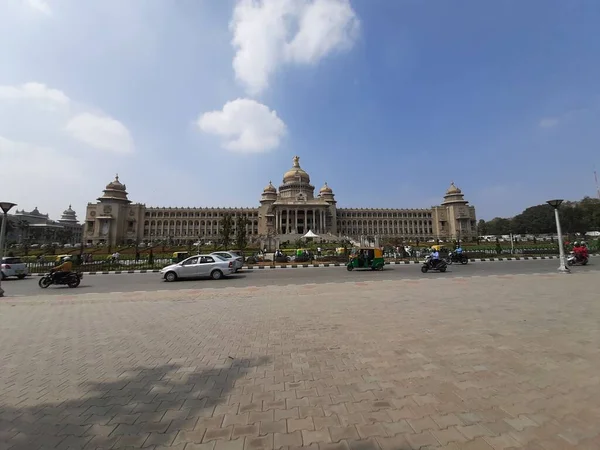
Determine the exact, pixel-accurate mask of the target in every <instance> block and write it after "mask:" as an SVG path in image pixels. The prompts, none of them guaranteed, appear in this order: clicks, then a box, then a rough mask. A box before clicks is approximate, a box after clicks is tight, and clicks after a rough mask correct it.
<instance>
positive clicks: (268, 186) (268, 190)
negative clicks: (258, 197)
mask: <svg viewBox="0 0 600 450" xmlns="http://www.w3.org/2000/svg"><path fill="white" fill-rule="evenodd" d="M263 192H265V193H266V192H272V193H274V194H276V193H277V189H276V188H275V186H273V183H272V182H270V181H269V184H268V185H267V186H266V187H265V188H264V189H263Z"/></svg>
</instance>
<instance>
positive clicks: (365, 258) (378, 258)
mask: <svg viewBox="0 0 600 450" xmlns="http://www.w3.org/2000/svg"><path fill="white" fill-rule="evenodd" d="M384 265H385V260H384V259H383V250H381V249H380V248H367V247H361V248H355V249H353V250H352V252H351V253H350V260H349V261H348V264H346V269H348V271H351V270H354V269H371V270H383V266H384Z"/></svg>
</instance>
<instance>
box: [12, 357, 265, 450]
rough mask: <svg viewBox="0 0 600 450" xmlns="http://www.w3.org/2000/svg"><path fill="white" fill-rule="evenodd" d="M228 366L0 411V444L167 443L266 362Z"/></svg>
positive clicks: (154, 376)
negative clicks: (70, 398) (237, 382)
mask: <svg viewBox="0 0 600 450" xmlns="http://www.w3.org/2000/svg"><path fill="white" fill-rule="evenodd" d="M228 361H229V364H227V365H226V367H225V368H222V369H207V370H203V371H200V372H190V371H188V370H187V369H186V368H184V367H182V366H180V365H175V364H172V365H162V366H158V367H153V368H143V367H142V368H136V369H132V370H129V371H127V372H125V373H123V374H122V375H121V376H120V377H119V379H118V380H117V381H113V382H100V383H90V384H84V385H82V386H81V389H82V390H83V391H85V392H86V394H85V395H84V396H83V397H82V398H80V399H74V400H67V401H64V402H61V401H59V402H56V403H41V404H38V405H35V406H27V407H23V408H18V407H0V440H1V442H2V443H3V444H4V445H6V444H8V446H7V447H6V448H10V449H11V450H12V449H15V450H32V449H38V448H40V447H43V448H54V447H56V446H59V448H69V449H71V448H73V449H84V448H85V449H88V448H92V449H95V448H106V449H108V448H113V447H114V448H122V447H129V446H131V447H135V448H139V447H142V445H143V446H144V447H152V446H161V445H162V446H168V445H171V443H172V442H173V440H174V439H175V438H176V435H177V432H178V430H192V429H193V428H194V426H195V424H196V422H197V420H198V419H199V418H200V417H211V416H212V413H213V411H214V409H215V407H216V406H217V405H219V404H224V403H226V402H227V395H228V393H229V391H231V389H232V388H233V386H234V383H235V381H236V380H237V379H239V378H242V377H244V376H245V375H246V374H247V373H250V372H251V371H252V368H254V367H259V366H262V365H265V364H269V363H270V359H269V358H268V357H262V358H256V359H235V360H233V359H232V360H228ZM57 389H60V387H57ZM28 394H29V395H32V396H33V395H36V393H34V392H29V393H28ZM217 427H218V426H217ZM2 448H4V447H2Z"/></svg>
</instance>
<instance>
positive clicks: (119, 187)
mask: <svg viewBox="0 0 600 450" xmlns="http://www.w3.org/2000/svg"><path fill="white" fill-rule="evenodd" d="M126 189H127V187H126V186H125V185H124V184H123V183H121V182H120V181H119V174H116V175H115V179H114V181H111V182H110V183H108V184H107V185H106V190H113V191H124V190H126Z"/></svg>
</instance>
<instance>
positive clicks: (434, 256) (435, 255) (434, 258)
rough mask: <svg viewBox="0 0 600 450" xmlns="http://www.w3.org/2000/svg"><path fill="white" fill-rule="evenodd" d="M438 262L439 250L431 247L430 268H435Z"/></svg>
mask: <svg viewBox="0 0 600 450" xmlns="http://www.w3.org/2000/svg"><path fill="white" fill-rule="evenodd" d="M439 262H440V252H438V251H437V249H436V248H434V247H431V262H430V264H431V268H433V269H435V268H436V267H437V265H438V263H439Z"/></svg>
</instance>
